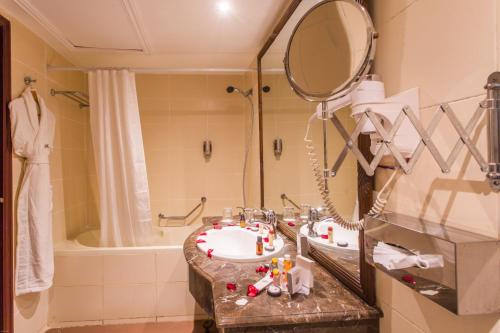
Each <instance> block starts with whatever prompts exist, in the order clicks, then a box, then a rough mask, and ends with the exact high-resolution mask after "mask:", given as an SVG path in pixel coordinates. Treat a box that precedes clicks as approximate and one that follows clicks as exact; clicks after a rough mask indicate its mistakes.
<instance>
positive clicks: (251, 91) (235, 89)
mask: <svg viewBox="0 0 500 333" xmlns="http://www.w3.org/2000/svg"><path fill="white" fill-rule="evenodd" d="M226 92H227V93H228V94H231V93H233V92H237V93H239V94H242V95H243V97H248V96H252V93H253V90H252V89H248V90H247V91H243V90H241V89H239V88H236V87H233V86H228V87H227V88H226Z"/></svg>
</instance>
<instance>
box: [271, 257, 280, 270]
mask: <svg viewBox="0 0 500 333" xmlns="http://www.w3.org/2000/svg"><path fill="white" fill-rule="evenodd" d="M275 269H278V258H272V259H271V270H272V272H274V270H275ZM278 272H279V270H278Z"/></svg>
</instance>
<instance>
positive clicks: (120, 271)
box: [104, 253, 156, 284]
mask: <svg viewBox="0 0 500 333" xmlns="http://www.w3.org/2000/svg"><path fill="white" fill-rule="evenodd" d="M132 267H133V269H131V268H132ZM155 280H156V268H155V255H154V253H145V254H127V255H123V254H118V255H106V256H104V284H124V283H127V284H131V283H153V282H155Z"/></svg>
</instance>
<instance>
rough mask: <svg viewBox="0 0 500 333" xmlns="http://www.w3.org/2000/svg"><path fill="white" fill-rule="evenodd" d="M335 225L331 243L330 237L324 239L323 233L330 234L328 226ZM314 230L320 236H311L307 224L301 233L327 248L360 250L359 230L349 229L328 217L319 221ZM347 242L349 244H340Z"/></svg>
mask: <svg viewBox="0 0 500 333" xmlns="http://www.w3.org/2000/svg"><path fill="white" fill-rule="evenodd" d="M330 226H332V227H333V243H329V242H328V239H324V238H322V237H321V236H322V235H328V227H330ZM314 230H315V231H316V233H317V234H318V237H309V236H308V234H309V229H308V226H307V224H305V225H303V226H302V227H301V228H300V233H301V234H302V235H305V236H307V239H308V240H309V242H310V244H311V245H315V246H317V247H321V248H324V249H327V250H338V251H343V252H353V251H359V242H358V234H359V232H358V231H357V230H348V229H345V228H343V227H341V226H340V225H338V224H336V223H334V222H333V220H332V219H326V220H323V221H321V222H318V223H316V224H315V226H314ZM342 242H344V243H345V242H347V246H339V243H342Z"/></svg>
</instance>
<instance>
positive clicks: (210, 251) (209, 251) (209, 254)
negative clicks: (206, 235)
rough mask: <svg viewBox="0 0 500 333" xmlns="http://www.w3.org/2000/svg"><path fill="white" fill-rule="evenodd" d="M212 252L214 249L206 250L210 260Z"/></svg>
mask: <svg viewBox="0 0 500 333" xmlns="http://www.w3.org/2000/svg"><path fill="white" fill-rule="evenodd" d="M212 252H214V249H208V251H207V257H209V258H210V259H212Z"/></svg>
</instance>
